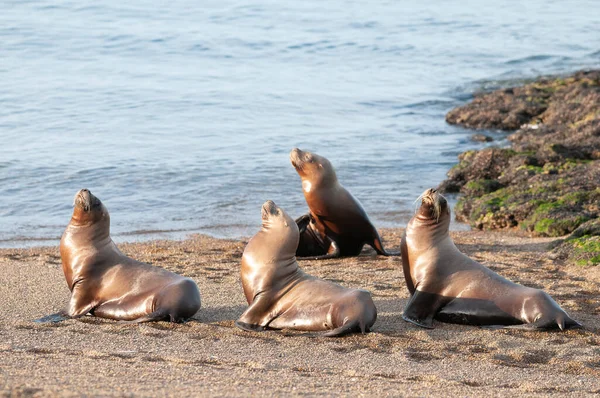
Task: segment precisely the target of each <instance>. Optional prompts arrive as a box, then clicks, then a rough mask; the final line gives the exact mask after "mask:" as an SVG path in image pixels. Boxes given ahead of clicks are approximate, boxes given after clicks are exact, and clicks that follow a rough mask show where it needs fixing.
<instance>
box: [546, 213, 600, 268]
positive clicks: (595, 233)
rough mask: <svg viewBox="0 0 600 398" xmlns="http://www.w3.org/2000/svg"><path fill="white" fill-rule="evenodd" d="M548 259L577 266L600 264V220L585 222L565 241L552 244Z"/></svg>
mask: <svg viewBox="0 0 600 398" xmlns="http://www.w3.org/2000/svg"><path fill="white" fill-rule="evenodd" d="M549 257H550V258H552V259H565V260H567V261H569V262H570V263H573V264H577V265H598V264H600V219H594V220H590V221H587V222H585V223H583V224H581V225H580V226H579V227H577V229H576V230H575V231H573V232H572V233H571V235H569V236H568V237H567V238H566V239H563V240H560V241H558V242H553V244H552V251H551V252H550V253H549Z"/></svg>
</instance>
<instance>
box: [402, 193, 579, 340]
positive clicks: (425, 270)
mask: <svg viewBox="0 0 600 398" xmlns="http://www.w3.org/2000/svg"><path fill="white" fill-rule="evenodd" d="M419 198H420V199H421V201H422V202H421V206H420V208H419V210H418V211H417V213H416V215H415V216H414V217H413V218H412V219H411V220H410V221H409V223H408V225H407V227H406V230H405V232H404V234H403V236H402V242H401V254H402V267H403V269H404V277H405V279H406V286H407V287H408V290H409V291H410V293H411V295H412V296H411V298H410V300H409V301H408V303H407V305H406V308H405V309H404V314H403V315H402V317H403V318H404V320H406V321H408V322H411V323H414V324H415V325H418V326H422V327H425V328H433V319H434V318H435V319H437V320H439V321H442V322H450V323H460V324H468V325H481V326H486V325H487V326H492V325H493V326H507V325H522V324H525V325H522V326H520V327H526V328H556V327H558V328H560V329H561V330H563V329H565V328H569V327H577V326H580V324H579V323H578V322H577V321H574V320H573V319H571V318H570V317H569V316H568V315H567V314H566V312H565V311H563V310H562V308H560V306H559V305H558V304H557V303H556V302H555V301H554V300H553V299H552V298H551V297H550V296H549V295H548V294H547V293H545V292H544V291H542V290H539V289H533V288H530V287H525V286H521V285H518V284H516V283H513V282H511V281H509V280H508V279H505V278H503V277H501V276H500V275H498V274H496V273H494V272H492V271H491V270H490V269H489V268H487V267H485V266H483V265H481V264H479V263H477V262H475V261H473V260H472V259H470V258H469V257H467V256H466V255H464V254H463V253H461V252H460V251H459V250H458V248H457V247H456V246H455V245H454V242H452V239H451V238H450V235H449V233H448V228H449V225H450V209H449V208H448V202H447V201H446V199H445V198H444V197H443V196H442V195H440V194H439V193H438V192H437V191H436V190H434V189H428V190H427V191H425V192H424V193H423V194H422V195H421V196H420V197H419ZM417 200H418V199H417Z"/></svg>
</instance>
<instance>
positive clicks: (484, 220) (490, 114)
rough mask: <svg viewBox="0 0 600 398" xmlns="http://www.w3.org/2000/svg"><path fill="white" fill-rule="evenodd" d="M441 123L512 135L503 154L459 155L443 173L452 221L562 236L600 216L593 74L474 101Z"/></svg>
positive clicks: (599, 124)
mask: <svg viewBox="0 0 600 398" xmlns="http://www.w3.org/2000/svg"><path fill="white" fill-rule="evenodd" d="M446 120H447V121H448V122H449V123H455V124H460V125H463V126H465V127H470V128H488V129H489V128H493V129H502V130H513V129H514V130H517V131H516V132H515V133H513V134H511V135H510V136H509V137H508V139H509V141H510V146H511V147H510V148H485V149H482V150H479V151H467V152H464V153H462V154H461V155H459V163H458V164H457V165H456V166H454V167H453V168H452V169H451V170H450V171H448V179H447V180H446V181H444V182H442V184H440V186H439V189H440V190H441V191H443V192H460V193H461V194H462V196H461V197H460V199H459V201H458V203H457V206H456V211H455V213H456V217H457V219H459V220H462V221H466V222H469V223H470V224H471V225H472V226H473V227H476V228H481V229H498V228H511V227H516V226H518V227H520V228H521V229H523V230H526V231H528V232H530V233H531V234H532V235H536V236H564V235H567V234H569V233H572V232H573V231H576V230H577V229H578V227H579V226H580V225H582V224H584V223H585V224H586V225H587V223H589V222H592V221H594V220H597V219H598V218H599V217H600V210H599V209H598V206H599V203H600V71H586V72H578V73H576V74H574V75H573V76H571V77H567V78H553V79H549V78H543V79H539V80H538V81H536V82H533V83H530V84H526V85H524V86H522V87H514V88H509V89H502V90H497V91H494V92H492V93H489V94H484V95H480V96H477V97H476V98H475V99H474V100H473V101H472V102H471V103H469V104H467V105H465V106H462V107H459V108H456V109H454V110H452V111H450V112H449V113H448V115H447V116H446ZM476 135H477V134H476ZM482 136H483V135H482ZM568 239H569V238H568ZM568 239H567V240H568ZM574 239H579V238H573V239H571V240H574ZM565 241H566V240H565ZM592 257H593V256H592Z"/></svg>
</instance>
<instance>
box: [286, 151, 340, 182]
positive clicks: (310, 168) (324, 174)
mask: <svg viewBox="0 0 600 398" xmlns="http://www.w3.org/2000/svg"><path fill="white" fill-rule="evenodd" d="M290 161H291V162H292V165H293V166H294V168H295V169H296V172H297V173H298V174H299V175H300V178H302V188H303V189H304V191H305V192H310V191H311V189H312V188H314V187H315V186H318V185H321V184H323V183H330V182H335V181H337V176H336V174H335V170H334V168H333V166H332V165H331V163H330V162H329V160H327V159H326V158H324V157H323V156H319V155H317V154H316V153H311V152H307V151H302V150H300V149H298V148H294V149H292V152H290Z"/></svg>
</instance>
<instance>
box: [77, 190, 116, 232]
mask: <svg viewBox="0 0 600 398" xmlns="http://www.w3.org/2000/svg"><path fill="white" fill-rule="evenodd" d="M73 207H74V209H73V218H72V220H73V221H74V222H75V223H76V224H91V223H96V222H98V221H103V220H108V219H109V215H108V210H106V207H104V205H103V204H102V201H101V200H100V199H98V198H97V197H96V196H94V195H93V194H92V193H91V192H90V190H89V189H85V188H84V189H81V190H79V191H78V192H77V193H76V194H75V198H74V199H73Z"/></svg>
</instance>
